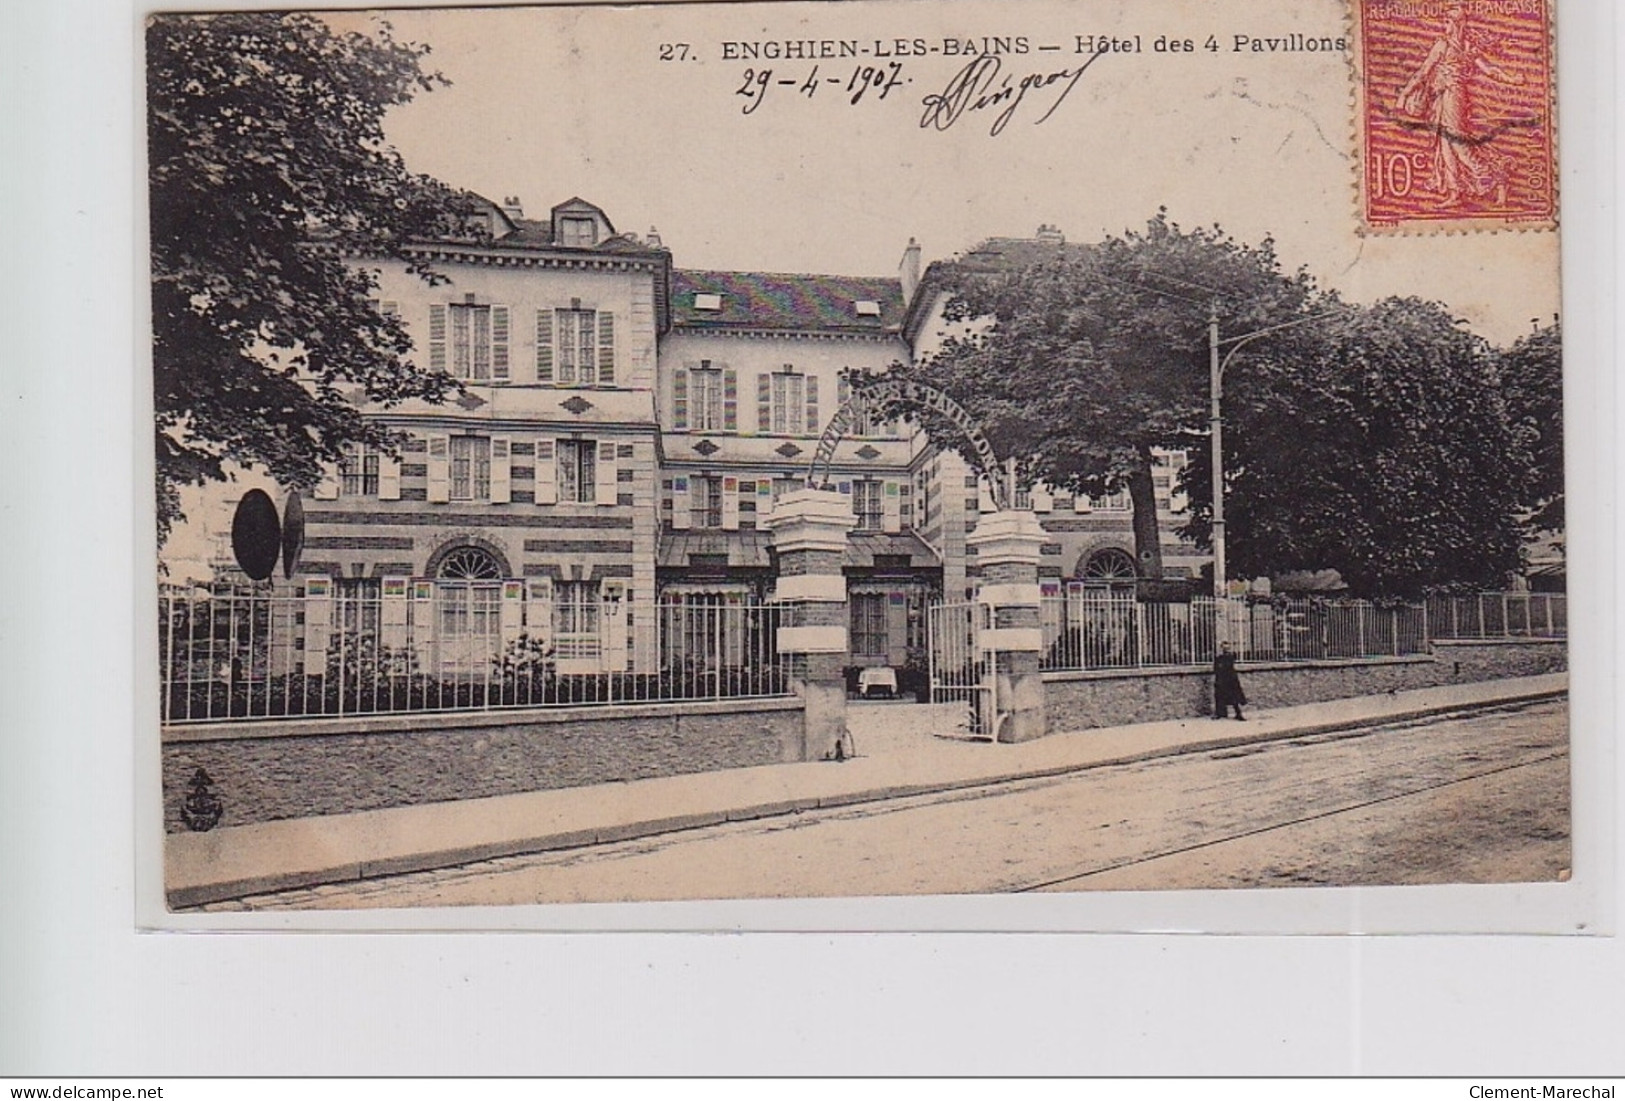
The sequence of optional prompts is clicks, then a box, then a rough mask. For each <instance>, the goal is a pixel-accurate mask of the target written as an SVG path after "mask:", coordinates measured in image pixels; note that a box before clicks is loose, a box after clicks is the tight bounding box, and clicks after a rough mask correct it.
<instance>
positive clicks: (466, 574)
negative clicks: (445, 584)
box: [437, 547, 502, 581]
mask: <svg viewBox="0 0 1625 1101" xmlns="http://www.w3.org/2000/svg"><path fill="white" fill-rule="evenodd" d="M437 576H439V577H443V578H445V579H446V580H448V581H499V580H501V579H502V564H501V563H500V562H498V561H497V559H496V555H494V554H492V553H491V552H490V551H488V550H483V549H481V548H479V547H457V548H455V549H453V550H451V551H449V552H447V554H446V556H445V557H444V558H442V559H441V560H440V570H439V572H438V574H437Z"/></svg>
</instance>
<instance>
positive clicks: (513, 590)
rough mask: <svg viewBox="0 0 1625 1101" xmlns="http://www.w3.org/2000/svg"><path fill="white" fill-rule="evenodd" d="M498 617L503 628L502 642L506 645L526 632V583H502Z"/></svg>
mask: <svg viewBox="0 0 1625 1101" xmlns="http://www.w3.org/2000/svg"><path fill="white" fill-rule="evenodd" d="M498 616H499V623H500V624H501V628H502V642H503V644H504V645H506V644H508V643H510V642H512V641H513V640H514V639H516V638H518V637H519V635H520V633H521V632H522V631H523V630H524V618H525V583H524V582H523V581H504V582H503V583H502V602H501V604H500V605H499V606H498Z"/></svg>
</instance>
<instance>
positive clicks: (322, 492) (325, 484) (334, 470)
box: [310, 463, 339, 501]
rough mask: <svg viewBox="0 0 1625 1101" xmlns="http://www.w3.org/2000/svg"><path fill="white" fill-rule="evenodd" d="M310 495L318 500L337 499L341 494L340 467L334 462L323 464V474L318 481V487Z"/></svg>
mask: <svg viewBox="0 0 1625 1101" xmlns="http://www.w3.org/2000/svg"><path fill="white" fill-rule="evenodd" d="M310 495H311V496H312V497H314V498H316V500H318V501H336V500H338V496H339V472H338V467H336V466H334V465H333V464H332V463H323V464H322V476H321V478H319V479H318V480H317V482H316V488H315V489H313V490H311V491H310Z"/></svg>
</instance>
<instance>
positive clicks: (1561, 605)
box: [1427, 593, 1569, 639]
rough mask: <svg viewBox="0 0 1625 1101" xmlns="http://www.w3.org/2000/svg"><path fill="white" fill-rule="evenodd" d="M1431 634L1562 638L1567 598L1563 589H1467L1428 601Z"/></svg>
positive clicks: (1565, 632) (1566, 620) (1566, 624)
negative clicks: (1471, 590)
mask: <svg viewBox="0 0 1625 1101" xmlns="http://www.w3.org/2000/svg"><path fill="white" fill-rule="evenodd" d="M1427 609H1428V630H1429V633H1430V635H1431V636H1432V637H1433V638H1442V639H1493V638H1565V637H1567V635H1568V632H1569V600H1568V596H1567V595H1566V594H1564V593H1470V594H1468V595H1466V596H1435V597H1430V598H1429V599H1428V602H1427Z"/></svg>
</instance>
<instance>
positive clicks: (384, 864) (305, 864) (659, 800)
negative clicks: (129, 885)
mask: <svg viewBox="0 0 1625 1101" xmlns="http://www.w3.org/2000/svg"><path fill="white" fill-rule="evenodd" d="M1567 690H1568V675H1567V674H1566V673H1554V674H1550V675H1546V676H1539V677H1521V678H1516V679H1511V680H1498V681H1483V682H1480V683H1476V684H1462V685H1449V686H1446V687H1442V688H1423V689H1417V690H1414V691H1408V692H1396V693H1392V694H1389V695H1383V696H1360V697H1355V698H1352V699H1342V700H1330V701H1327V702H1324V703H1315V704H1306V705H1303V706H1300V707H1286V708H1280V709H1278V710H1275V711H1258V712H1255V713H1252V714H1251V715H1249V717H1248V720H1247V721H1246V722H1245V723H1238V722H1234V721H1231V720H1227V721H1223V722H1217V721H1214V720H1211V719H1183V720H1175V721H1167V722H1154V723H1141V724H1138V725H1135V726H1121V727H1108V728H1100V729H1094V730H1082V731H1076V732H1072V733H1062V734H1053V735H1050V736H1049V737H1047V738H1041V739H1039V740H1037V741H1033V742H1026V743H1024V744H1021V745H992V744H988V743H986V742H971V741H967V740H964V739H956V738H937V737H930V736H921V737H917V738H910V739H906V740H896V739H894V740H890V741H885V740H882V741H880V742H878V744H876V745H875V746H873V747H870V746H869V745H868V744H867V740H858V743H857V747H856V748H857V751H858V756H857V757H855V758H852V759H851V760H847V761H844V762H841V763H834V762H811V763H803V764H788V765H766V766H761V767H757V768H742V769H729V770H726V771H722V772H704V773H695V774H693V775H688V776H670V777H662V778H659V779H652V780H634V781H630V782H626V783H615V784H599V785H595V786H592V787H581V788H562V789H558V790H554V791H537V792H526V793H523V794H519V795H504V796H498V797H496V798H489V799H471V800H465V801H461V802H453V803H427V804H423V805H420V806H412V807H394V808H390V809H387V810H375V811H365V812H361V813H357V814H342V815H332V816H329V817H323V818H298V819H289V820H284V821H279V822H264V823H259V824H256V825H252V826H238V827H234V828H230V829H222V830H214V831H211V832H209V833H178V834H169V835H167V837H166V839H165V846H164V849H165V851H164V879H165V887H166V894H167V897H168V900H169V904H170V906H172V907H186V906H197V905H201V904H203V903H206V902H216V901H220V900H223V899H230V898H238V897H241V896H243V895H248V894H257V893H262V892H266V891H276V890H285V889H290V888H295V887H311V886H316V885H318V884H322V883H339V882H345V881H349V880H355V879H365V878H370V877H374V876H382V875H394V874H398V873H402V872H414V871H425V870H427V869H430V868H440V867H447V866H449V865H453V864H462V863H467V862H470V861H475V860H488V859H491V858H493V857H498V856H513V855H517V854H521V853H534V852H546V851H549V850H555V849H567V848H577V847H580V846H585V845H594V844H604V843H607V842H611V841H624V840H627V839H630V838H635V837H647V836H650V835H652V834H659V833H668V832H671V831H673V830H684V829H694V828H697V827H700V826H711V825H717V824H719V823H723V822H737V821H744V820H747V819H753V818H766V817H769V816H772V815H778V814H789V813H793V812H795V811H803V810H814V809H817V808H820V807H836V806H844V805H850V804H853V803H864V802H872V801H875V800H881V799H896V798H901V797H904V796H910V795H922V794H927V793H931V792H940V791H952V790H954V789H956V788H966V787H978V786H981V785H984V784H997V783H1006V782H1009V781H1013V780H1022V779H1030V778H1036V777H1043V776H1054V775H1060V774H1063V773H1068V772H1077V771H1081V770H1084V769H1090V768H1101V767H1105V766H1108V765H1118V764H1127V763H1129V762H1133V761H1142V760H1147V759H1150V758H1153V757H1167V756H1173V755H1176V754H1180V753H1199V752H1203V751H1206V750H1211V749H1220V748H1225V747H1230V746H1240V745H1247V744H1251V743H1254V742H1268V741H1275V740H1279V739H1285V738H1292V737H1299V736H1303V735H1308V734H1320V733H1326V732H1328V731H1333V730H1342V729H1348V728H1351V727H1357V726H1365V725H1368V724H1372V723H1384V722H1393V721H1397V720H1402V719H1416V718H1423V717H1426V716H1429V715H1435V714H1441V713H1445V712H1450V711H1458V710H1462V709H1469V708H1475V707H1486V706H1493V705H1496V704H1507V703H1517V702H1522V701H1528V700H1537V699H1543V698H1549V697H1555V696H1560V695H1562V694H1564V693H1565V692H1567ZM1065 721H1066V717H1065V716H1064V715H1052V716H1051V722H1052V723H1056V724H1059V725H1063V726H1064V724H1065Z"/></svg>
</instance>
